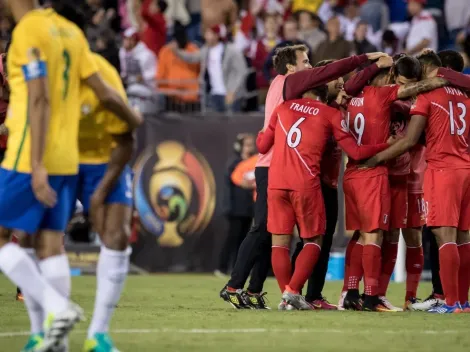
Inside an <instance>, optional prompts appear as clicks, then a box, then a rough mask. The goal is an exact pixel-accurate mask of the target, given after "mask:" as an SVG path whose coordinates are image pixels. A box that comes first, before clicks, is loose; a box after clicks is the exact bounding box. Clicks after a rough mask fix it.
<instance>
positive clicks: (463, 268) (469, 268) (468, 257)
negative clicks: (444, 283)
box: [458, 243, 470, 304]
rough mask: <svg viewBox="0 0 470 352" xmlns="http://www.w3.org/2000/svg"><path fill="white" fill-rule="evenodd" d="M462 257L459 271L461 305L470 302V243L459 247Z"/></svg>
mask: <svg viewBox="0 0 470 352" xmlns="http://www.w3.org/2000/svg"><path fill="white" fill-rule="evenodd" d="M458 251H459V256H460V269H459V300H460V304H464V303H465V302H468V290H469V289H470V243H465V244H460V245H459V246H458Z"/></svg>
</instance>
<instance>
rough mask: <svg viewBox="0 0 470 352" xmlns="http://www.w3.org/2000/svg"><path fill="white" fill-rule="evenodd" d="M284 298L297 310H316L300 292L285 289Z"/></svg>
mask: <svg viewBox="0 0 470 352" xmlns="http://www.w3.org/2000/svg"><path fill="white" fill-rule="evenodd" d="M282 299H283V300H285V301H286V302H287V303H288V304H290V305H292V306H293V307H294V308H295V309H296V310H314V308H313V306H312V305H311V304H310V303H308V302H307V301H306V300H305V297H304V296H302V295H300V294H294V293H290V292H288V291H284V293H283V294H282ZM286 310H287V309H286Z"/></svg>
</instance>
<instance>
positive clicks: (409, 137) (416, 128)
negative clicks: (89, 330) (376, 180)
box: [366, 115, 426, 167]
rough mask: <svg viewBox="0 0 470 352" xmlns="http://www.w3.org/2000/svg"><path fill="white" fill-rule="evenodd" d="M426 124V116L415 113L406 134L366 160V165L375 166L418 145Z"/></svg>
mask: <svg viewBox="0 0 470 352" xmlns="http://www.w3.org/2000/svg"><path fill="white" fill-rule="evenodd" d="M425 126H426V117H424V116H421V115H413V116H412V117H411V120H410V123H409V124H408V128H407V130H406V136H405V137H403V138H402V139H399V140H398V141H397V142H396V143H395V144H394V145H392V146H391V147H390V148H388V149H386V150H384V151H383V152H380V153H378V154H377V155H376V156H374V157H372V158H371V159H369V160H368V161H367V162H366V166H368V167H375V166H377V165H378V164H380V163H383V162H386V161H389V160H392V159H394V158H396V157H397V156H399V155H401V154H403V153H404V152H406V151H407V150H409V149H410V148H411V147H413V146H414V145H416V144H417V143H418V141H419V138H420V137H421V134H422V133H423V131H424V127H425Z"/></svg>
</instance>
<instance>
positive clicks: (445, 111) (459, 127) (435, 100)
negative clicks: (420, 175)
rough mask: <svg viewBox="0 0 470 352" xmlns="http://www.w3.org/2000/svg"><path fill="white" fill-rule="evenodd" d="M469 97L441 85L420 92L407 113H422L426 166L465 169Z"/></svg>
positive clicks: (468, 161)
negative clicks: (440, 86)
mask: <svg viewBox="0 0 470 352" xmlns="http://www.w3.org/2000/svg"><path fill="white" fill-rule="evenodd" d="M467 111H470V100H469V99H468V97H467V95H466V94H465V93H464V92H462V91H461V90H460V89H458V88H453V87H443V88H439V89H436V90H433V91H431V92H427V93H424V94H420V95H419V96H418V98H417V100H416V103H415V104H414V105H413V106H412V107H411V112H410V114H411V115H421V116H424V117H426V119H427V124H426V128H425V135H426V154H425V156H426V161H427V163H428V167H429V168H430V169H468V168H470V154H469V153H468V136H469V128H468V126H467V123H468V122H467V120H466V115H467Z"/></svg>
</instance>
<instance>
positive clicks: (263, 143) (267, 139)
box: [256, 109, 277, 154]
mask: <svg viewBox="0 0 470 352" xmlns="http://www.w3.org/2000/svg"><path fill="white" fill-rule="evenodd" d="M276 125H277V109H276V110H274V112H273V114H272V115H271V119H270V120H269V125H268V127H267V128H266V130H264V131H260V132H259V133H258V137H257V138H256V147H257V148H258V151H259V152H260V153H261V154H266V153H267V152H269V150H270V149H271V148H272V146H273V145H274V133H275V131H276Z"/></svg>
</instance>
